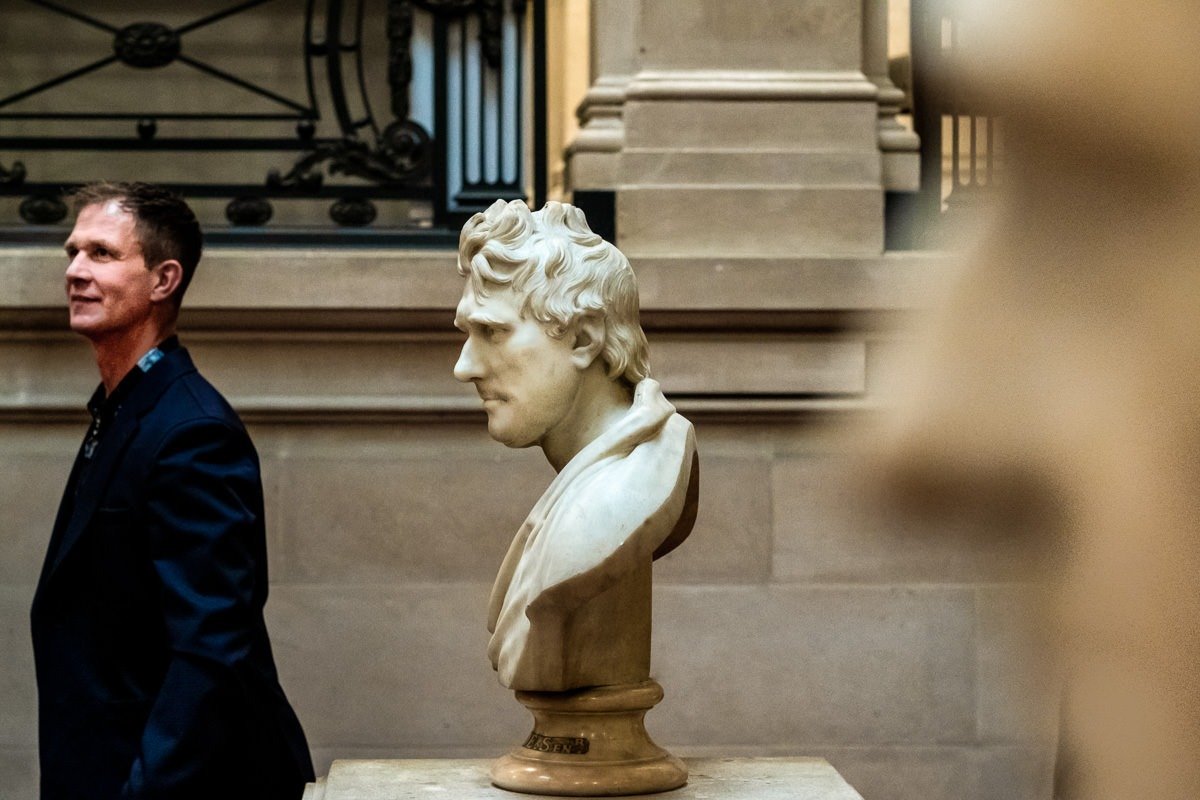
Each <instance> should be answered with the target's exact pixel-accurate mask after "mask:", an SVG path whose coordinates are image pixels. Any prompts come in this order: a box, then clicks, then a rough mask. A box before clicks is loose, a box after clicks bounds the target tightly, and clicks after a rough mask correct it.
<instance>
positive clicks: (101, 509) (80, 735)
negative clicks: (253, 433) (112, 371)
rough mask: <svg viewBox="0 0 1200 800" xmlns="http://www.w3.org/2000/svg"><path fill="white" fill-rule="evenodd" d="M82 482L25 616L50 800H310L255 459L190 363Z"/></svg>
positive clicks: (103, 445)
mask: <svg viewBox="0 0 1200 800" xmlns="http://www.w3.org/2000/svg"><path fill="white" fill-rule="evenodd" d="M81 456H82V450H81ZM80 465H81V458H77V459H76V462H75V467H74V469H73V470H72V477H71V479H70V480H69V482H68V489H67V492H68V493H70V492H71V487H72V486H73V485H74V484H75V483H76V482H77V479H78V478H79V477H80V475H81V471H80ZM78 482H79V485H78V489H77V491H76V492H75V493H74V501H73V502H72V499H71V498H70V497H68V496H64V499H63V503H62V505H61V506H60V509H59V515H58V519H57V520H56V522H55V525H54V532H53V535H52V537H51V541H50V548H49V551H48V552H47V555H46V563H45V566H44V567H43V569H42V575H41V580H40V581H39V583H38V588H37V593H36V595H35V596H34V601H33V609H32V613H31V621H32V631H33V646H34V656H35V661H36V665H37V681H38V712H39V719H38V727H39V748H40V760H41V780H42V794H41V796H42V800H108V799H109V798H121V799H122V800H134V799H135V798H136V799H137V800H142V799H143V798H144V799H145V800H149V799H150V798H164V799H166V798H170V799H171V800H175V799H176V798H200V797H204V798H246V800H249V799H250V798H254V800H274V799H275V798H299V797H300V795H301V794H302V792H303V788H304V784H305V782H307V781H311V780H312V777H313V768H312V762H311V760H310V758H309V753H308V746H307V744H306V742H305V739H304V733H303V731H302V730H301V728H300V723H299V722H298V720H297V719H296V715H295V714H294V713H293V712H292V709H291V707H290V706H289V704H288V701H287V698H286V697H285V696H284V693H283V690H282V689H281V688H280V686H279V681H278V678H277V676H276V672H275V663H274V659H273V657H272V655H271V646H270V643H269V642H268V640H267V630H266V626H265V625H264V623H263V613H262V612H263V605H264V603H265V602H266V599H267V554H266V536H265V531H264V527H263V497H262V483H261V479H260V475H259V464H258V455H257V453H256V452H255V450H254V446H253V444H251V442H250V438H249V436H248V435H247V434H246V430H245V428H243V427H242V423H241V421H240V420H239V419H238V417H237V414H235V413H234V411H233V409H232V408H230V407H229V404H228V403H226V402H225V399H224V398H223V397H221V395H220V394H219V393H218V392H217V391H216V390H215V389H214V388H213V387H212V386H211V385H210V384H209V383H208V382H207V381H206V380H205V379H204V378H202V377H201V376H200V374H199V373H198V372H197V371H196V368H195V367H194V366H193V365H192V360H191V358H190V357H189V356H188V354H187V351H186V350H184V349H183V348H178V349H174V350H171V351H169V352H167V353H166V354H165V355H164V357H163V358H162V360H161V361H159V362H158V363H157V364H155V365H154V366H153V367H152V368H151V369H150V370H149V372H147V373H145V374H144V375H142V376H141V378H140V381H139V382H137V383H136V384H135V385H134V386H133V388H132V390H131V391H130V393H129V395H128V396H126V397H125V398H124V399H123V400H122V401H121V404H120V406H119V408H118V411H117V413H116V416H115V417H114V418H113V420H112V422H111V424H110V426H109V429H108V430H107V431H106V432H105V433H104V434H103V436H102V437H101V439H100V442H99V446H98V447H97V448H96V450H95V452H94V455H93V459H92V465H91V467H90V469H88V470H87V471H86V475H84V476H83V477H82V479H81V480H79V481H78Z"/></svg>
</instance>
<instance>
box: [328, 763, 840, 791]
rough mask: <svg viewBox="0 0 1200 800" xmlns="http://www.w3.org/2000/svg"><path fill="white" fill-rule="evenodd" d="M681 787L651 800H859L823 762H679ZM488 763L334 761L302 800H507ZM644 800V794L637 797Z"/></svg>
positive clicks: (827, 764)
mask: <svg viewBox="0 0 1200 800" xmlns="http://www.w3.org/2000/svg"><path fill="white" fill-rule="evenodd" d="M685 761H686V763H687V766H688V770H689V773H690V777H689V779H688V784H687V786H684V787H683V788H681V789H676V790H675V791H673V792H669V793H667V794H660V795H651V796H652V797H657V798H671V800H863V798H862V795H860V794H859V793H858V792H856V791H854V789H853V788H852V787H851V786H850V784H848V783H846V781H845V780H844V779H843V778H842V776H841V775H839V774H838V773H837V770H835V769H834V768H833V767H832V766H830V765H829V762H828V761H826V760H825V759H823V758H697V759H685ZM491 763H492V762H491V761H488V760H486V759H478V760H461V759H415V760H398V761H335V762H333V766H332V767H330V769H329V776H328V777H327V778H321V779H320V780H319V781H318V782H317V783H315V784H312V783H310V784H309V785H308V787H307V789H305V792H304V800H417V799H418V798H422V799H423V798H428V797H431V796H434V795H437V796H438V797H452V798H454V800H513V798H520V797H523V796H524V795H519V794H514V793H513V792H509V791H505V790H504V789H498V788H496V787H495V786H492V785H491V783H490V782H489V780H488V768H489V767H490V766H491ZM638 796H645V795H638Z"/></svg>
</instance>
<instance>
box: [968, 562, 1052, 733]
mask: <svg viewBox="0 0 1200 800" xmlns="http://www.w3.org/2000/svg"><path fill="white" fill-rule="evenodd" d="M1037 602H1038V594H1037V593H1036V587H1033V586H1029V585H1021V584H1016V585H1007V586H1003V585H1000V586H987V587H983V588H981V589H979V590H978V593H977V595H976V617H977V622H976V641H977V644H978V649H977V654H978V655H977V658H978V664H977V666H976V671H977V674H978V676H979V707H978V711H977V715H978V723H977V724H978V738H979V739H980V741H983V742H994V743H998V744H1011V743H1028V742H1029V741H1030V740H1034V741H1037V742H1041V743H1043V744H1044V745H1045V749H1046V750H1050V749H1051V748H1052V747H1053V743H1054V742H1055V739H1056V736H1057V725H1058V720H1059V701H1060V699H1061V697H1060V695H1061V685H1060V681H1059V679H1058V678H1057V677H1056V676H1055V674H1054V672H1053V670H1051V669H1049V667H1048V665H1042V666H1041V667H1039V666H1038V665H1039V664H1040V663H1041V662H1039V661H1038V659H1037V654H1038V653H1039V652H1044V650H1045V644H1046V643H1045V642H1044V641H1039V637H1040V636H1044V635H1045V631H1044V630H1039V628H1038V627H1037V614H1036V604H1037Z"/></svg>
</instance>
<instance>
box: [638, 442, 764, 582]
mask: <svg viewBox="0 0 1200 800" xmlns="http://www.w3.org/2000/svg"><path fill="white" fill-rule="evenodd" d="M697 443H698V447H699V453H700V458H701V459H702V461H701V467H700V511H699V513H698V514H697V515H696V527H695V528H694V529H693V530H692V535H691V536H689V537H688V541H687V547H681V548H679V549H678V550H675V551H674V552H672V553H670V554H668V555H667V556H666V557H664V558H661V559H659V560H658V561H656V562H654V580H655V582H656V583H659V584H664V583H672V584H675V583H677V584H695V583H718V584H728V583H759V582H761V581H763V580H765V579H766V578H767V576H768V575H769V574H770V571H771V549H772V541H771V537H770V535H769V530H770V518H771V491H770V490H771V486H770V480H769V475H770V464H769V462H768V461H767V459H765V458H733V457H727V456H720V455H714V454H712V453H710V452H709V450H708V449H707V448H706V446H705V439H704V432H703V431H700V432H699V433H698V434H697Z"/></svg>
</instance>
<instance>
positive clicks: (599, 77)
mask: <svg viewBox="0 0 1200 800" xmlns="http://www.w3.org/2000/svg"><path fill="white" fill-rule="evenodd" d="M634 6H635V2H631V0H592V4H591V88H589V89H588V92H587V94H586V95H585V96H584V98H583V102H582V103H580V105H579V110H578V111H577V112H576V113H577V114H578V115H579V123H580V130H579V134H578V135H577V136H576V137H575V141H574V142H572V143H571V145H570V147H568V148H567V156H566V159H567V186H568V188H569V189H572V190H574V189H613V188H614V187H615V186H616V182H617V162H618V159H619V157H620V152H621V147H622V145H623V144H624V142H625V130H624V127H623V124H622V120H621V109H622V107H623V105H624V103H625V86H626V84H628V83H629V80H630V78H631V77H632V75H633V73H634V72H635V71H636V59H635V55H636V54H635V48H636V46H637V40H636V31H637V14H636V13H632V12H633V11H634Z"/></svg>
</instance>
